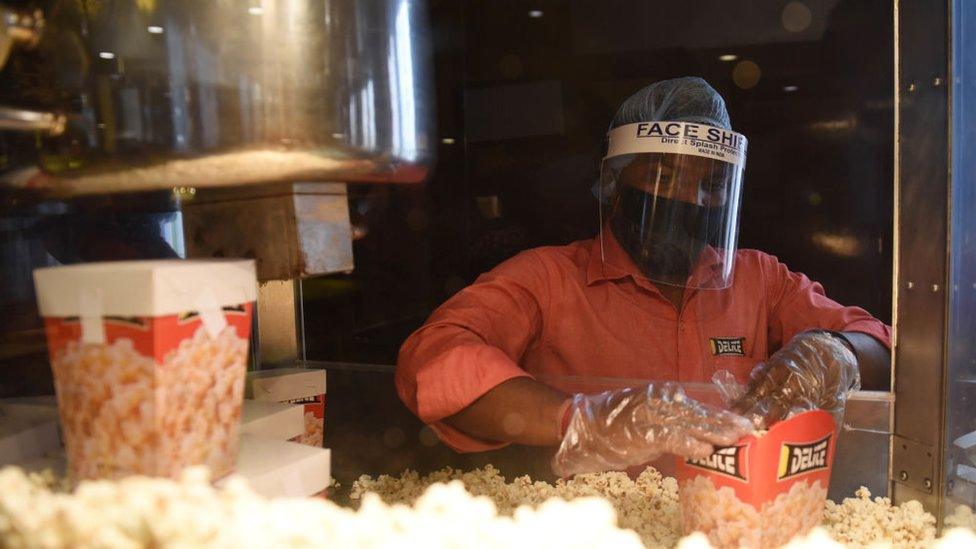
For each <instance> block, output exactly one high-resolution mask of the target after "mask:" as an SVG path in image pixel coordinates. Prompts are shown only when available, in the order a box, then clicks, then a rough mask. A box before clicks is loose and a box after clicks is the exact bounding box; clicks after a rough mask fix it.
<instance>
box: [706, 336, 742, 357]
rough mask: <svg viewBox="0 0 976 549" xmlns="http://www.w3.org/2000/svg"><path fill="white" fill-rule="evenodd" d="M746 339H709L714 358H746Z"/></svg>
mask: <svg viewBox="0 0 976 549" xmlns="http://www.w3.org/2000/svg"><path fill="white" fill-rule="evenodd" d="M745 340H746V338H744V337H713V338H711V339H709V343H711V347H712V355H714V356H746V352H745V350H744V347H743V345H742V343H743V342H744V341H745Z"/></svg>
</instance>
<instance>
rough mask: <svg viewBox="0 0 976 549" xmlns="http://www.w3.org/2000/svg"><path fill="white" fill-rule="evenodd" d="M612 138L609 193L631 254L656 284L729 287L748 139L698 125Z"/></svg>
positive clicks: (638, 130)
mask: <svg viewBox="0 0 976 549" xmlns="http://www.w3.org/2000/svg"><path fill="white" fill-rule="evenodd" d="M609 137H610V147H609V150H608V153H607V156H606V157H605V158H604V160H603V166H602V170H601V178H602V184H601V189H610V190H611V191H610V192H612V196H611V201H610V216H609V219H608V225H609V227H610V228H611V230H612V231H613V234H614V236H615V237H616V239H617V241H618V242H619V243H620V245H621V247H622V248H623V249H624V251H626V252H627V254H628V255H629V256H630V257H631V259H632V260H633V261H634V262H635V263H636V264H637V266H638V267H639V268H640V269H641V271H643V273H644V274H645V275H646V276H647V278H648V279H649V280H651V281H652V282H655V283H659V284H669V285H672V286H680V287H685V288H695V289H721V288H727V287H728V286H729V285H730V284H731V282H732V280H731V279H732V268H733V264H734V261H735V252H736V245H737V241H738V232H739V209H740V201H741V196H742V172H743V169H744V167H745V154H746V139H745V137H744V136H743V135H741V134H738V133H735V132H731V131H729V130H724V129H722V128H715V127H712V126H706V125H704V124H695V123H690V122H648V123H639V124H628V125H626V126H621V127H619V128H614V129H613V130H612V131H611V132H610V135H609ZM604 243H605V241H604Z"/></svg>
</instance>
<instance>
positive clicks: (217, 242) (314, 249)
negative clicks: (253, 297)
mask: <svg viewBox="0 0 976 549" xmlns="http://www.w3.org/2000/svg"><path fill="white" fill-rule="evenodd" d="M183 224H184V232H185V234H186V250H187V257H247V258H254V259H255V260H256V262H257V275H258V280H259V281H264V280H286V279H295V278H302V277H307V276H313V275H320V274H327V273H335V272H345V271H351V270H352V269H353V255H352V229H351V226H350V222H349V204H348V198H347V194H346V186H345V185H344V184H337V183H292V184H276V185H262V186H254V187H248V188H243V189H210V190H206V189H205V190H198V191H196V192H195V193H193V194H192V195H190V197H188V198H187V199H186V200H185V201H184V202H183Z"/></svg>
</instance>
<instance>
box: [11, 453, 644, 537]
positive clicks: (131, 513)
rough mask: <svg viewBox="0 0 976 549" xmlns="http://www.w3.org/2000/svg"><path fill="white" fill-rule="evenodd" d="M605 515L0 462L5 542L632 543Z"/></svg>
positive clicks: (554, 505)
mask: <svg viewBox="0 0 976 549" xmlns="http://www.w3.org/2000/svg"><path fill="white" fill-rule="evenodd" d="M615 522H616V515H615V513H614V511H613V508H612V507H611V506H610V505H609V503H608V502H607V501H606V500H604V499H600V498H594V497H588V498H579V499H576V500H573V501H562V500H558V499H554V500H550V501H547V502H545V503H543V504H542V505H540V506H539V507H538V508H530V507H527V506H524V507H520V508H517V509H515V510H514V512H513V513H512V516H510V517H508V516H499V515H498V513H497V510H496V508H495V505H494V503H493V502H492V501H491V500H490V499H488V498H486V497H478V496H472V495H471V494H469V493H468V492H466V491H465V489H464V485H463V484H461V482H459V481H453V482H450V483H446V484H445V483H438V484H435V485H433V486H431V487H430V488H429V489H427V490H426V491H425V493H424V494H422V495H421V496H420V497H419V498H418V499H417V501H416V502H415V503H414V504H413V505H412V506H409V507H408V506H405V505H388V504H386V503H384V502H383V501H382V500H381V499H380V498H379V497H378V496H377V495H375V494H366V495H365V496H364V497H363V502H362V505H361V506H360V508H359V510H358V511H352V510H349V509H344V508H342V507H339V506H337V505H335V504H334V503H331V502H328V501H325V500H322V499H317V498H301V499H296V498H293V499H286V498H282V499H272V500H269V499H264V498H262V497H260V496H258V495H256V494H254V493H253V492H251V491H250V489H249V488H247V486H246V483H244V482H243V481H239V480H236V479H235V480H234V482H231V483H229V484H228V486H227V487H226V488H224V489H221V490H217V489H214V488H212V487H211V486H210V484H209V482H208V479H207V475H206V474H205V473H202V472H201V470H200V469H196V470H194V469H188V470H187V471H185V472H184V474H183V475H182V477H181V478H180V480H179V481H173V480H169V479H162V478H148V477H128V478H125V479H123V480H120V481H108V480H100V481H86V482H83V483H81V485H80V486H79V487H78V489H77V491H76V492H75V493H74V494H56V493H52V492H50V491H48V490H47V489H45V488H44V487H43V486H41V485H40V484H38V483H37V482H36V481H32V480H31V479H30V478H29V477H28V476H27V475H25V474H24V472H23V471H22V470H20V469H17V468H14V467H6V468H4V469H2V470H0V545H2V546H3V547H11V548H21V547H23V548H28V547H44V548H51V549H54V548H62V547H64V548H68V547H104V548H110V549H115V548H119V549H123V548H125V549H129V548H144V547H145V548H148V547H152V548H188V547H219V548H224V547H226V548H235V549H236V548H243V549H249V548H265V547H296V548H304V547H309V548H311V547H377V548H380V547H402V546H405V547H434V548H436V547H516V548H522V547H524V548H526V549H528V548H535V547H539V546H552V547H561V548H562V547H565V548H567V549H573V548H577V547H578V548H580V549H590V548H592V547H614V548H617V547H619V548H622V549H638V548H640V547H642V545H641V541H640V539H639V538H638V536H637V535H636V534H635V533H634V532H632V531H628V530H623V529H620V528H618V527H617V526H615Z"/></svg>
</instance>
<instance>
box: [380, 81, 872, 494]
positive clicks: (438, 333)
mask: <svg viewBox="0 0 976 549" xmlns="http://www.w3.org/2000/svg"><path fill="white" fill-rule="evenodd" d="M745 152H746V139H745V137H744V136H742V135H740V134H737V133H735V132H733V131H731V125H730V122H729V116H728V113H727V112H726V109H725V103H724V101H723V100H722V98H721V96H720V95H719V94H718V93H717V92H716V91H715V90H714V89H712V88H711V87H710V86H709V85H708V84H707V83H706V82H705V81H704V80H701V79H699V78H679V79H674V80H668V81H663V82H658V83H656V84H653V85H651V86H648V87H647V88H644V89H643V90H640V91H639V92H637V93H636V94H634V95H633V96H631V97H630V98H628V99H627V100H626V101H625V102H624V103H623V104H622V105H621V107H620V109H619V110H618V112H617V114H616V116H615V117H614V120H613V123H612V124H611V131H610V132H609V134H608V152H607V156H606V157H605V159H604V163H603V167H602V171H601V184H600V189H601V194H606V196H608V197H610V207H609V211H608V218H607V220H606V223H605V224H604V226H603V229H602V230H601V233H600V235H599V236H598V237H597V238H595V239H593V240H587V241H581V242H576V243H573V244H570V245H568V246H562V247H546V248H538V249H533V250H528V251H526V252H523V253H521V254H518V255H516V256H515V257H513V258H511V259H509V260H508V261H505V262H504V263H502V264H501V265H499V266H498V267H496V268H495V269H493V270H491V271H490V272H488V273H486V274H484V275H482V276H481V277H479V278H478V280H477V281H476V282H475V283H474V284H472V285H471V286H469V287H468V288H465V289H464V290H462V291H461V292H459V293H458V294H456V295H455V296H454V297H452V298H451V299H450V300H448V301H447V302H446V303H444V304H443V305H442V306H441V307H440V308H439V309H437V310H436V311H435V312H434V313H433V314H432V315H431V317H430V319H429V320H428V321H427V323H426V324H425V325H424V326H423V327H421V328H420V329H419V330H417V331H416V332H415V333H414V334H413V335H411V336H410V338H409V339H408V340H407V341H406V342H405V343H404V345H403V347H402V348H401V350H400V355H399V360H398V367H397V388H398V391H399V394H400V397H401V398H402V399H403V401H404V402H405V403H406V404H407V406H408V407H409V408H410V409H411V410H413V411H414V413H416V414H417V415H418V416H419V417H420V418H421V419H422V420H423V421H425V422H427V423H428V424H430V425H431V426H432V428H433V429H434V430H435V431H436V432H437V433H438V435H439V436H440V437H441V439H442V440H443V441H444V442H445V443H446V444H448V445H449V446H451V447H453V448H455V449H457V450H459V451H469V452H470V451H481V450H488V449H493V448H498V447H500V446H503V445H505V444H508V443H520V444H530V445H553V446H555V445H558V446H559V449H558V451H557V452H556V456H555V458H554V460H553V467H554V469H555V470H556V472H557V473H559V474H562V475H569V474H574V473H580V472H586V471H596V470H604V469H622V468H626V467H628V466H632V465H637V464H641V463H646V462H647V461H650V460H652V459H654V458H655V457H657V456H658V455H660V454H661V453H665V452H669V453H675V454H678V455H683V456H687V457H702V456H705V455H708V454H709V453H710V452H711V451H712V450H713V447H714V446H715V445H727V444H731V443H733V442H735V440H737V439H738V438H740V437H741V436H743V435H745V434H748V433H749V432H750V431H752V429H753V428H754V425H755V426H762V425H768V424H770V423H772V422H774V421H776V420H778V419H781V418H783V417H785V416H786V415H787V414H789V413H790V412H791V411H796V410H804V409H810V408H815V407H820V408H824V409H827V410H829V411H831V412H833V413H834V414H835V417H837V418H838V419H839V417H840V414H842V413H843V403H844V400H845V399H846V396H847V394H848V392H849V391H851V390H854V389H856V388H857V387H859V383H860V380H861V379H864V380H865V384H866V385H869V386H871V387H874V388H881V387H885V386H887V383H888V379H889V377H888V376H889V369H890V366H889V364H890V352H889V348H890V330H889V328H888V327H887V326H885V325H884V324H882V323H881V322H880V321H878V320H876V319H874V318H872V317H871V316H870V315H869V314H868V313H867V312H866V311H864V310H862V309H859V308H856V307H844V306H841V305H839V304H837V303H836V302H834V301H831V300H830V299H828V298H827V297H826V296H825V295H824V293H823V289H822V287H821V286H820V285H819V284H817V283H815V282H811V281H810V280H809V279H808V278H807V277H805V276H804V275H802V274H797V273H792V272H790V271H789V270H788V269H787V268H786V266H785V265H783V264H781V263H779V262H778V261H777V260H776V258H774V257H772V256H769V255H766V254H764V253H762V252H758V251H755V250H736V241H737V235H738V220H739V204H740V197H741V184H742V171H743V168H744V164H745ZM725 372H728V373H725ZM723 374H724V375H725V379H726V380H727V379H728V377H733V378H735V379H736V380H738V381H739V382H740V383H748V393H747V394H746V395H745V396H742V397H740V398H739V399H738V400H737V401H736V402H735V405H734V410H735V411H736V412H738V414H742V415H738V414H737V413H732V412H729V411H724V410H720V409H718V408H715V407H712V406H708V405H705V404H703V403H699V402H696V401H694V400H692V399H690V398H688V396H686V395H685V394H684V393H683V392H682V391H681V389H680V388H679V387H678V386H677V385H675V384H674V383H667V382H654V383H651V384H649V385H646V386H644V387H639V388H633V389H624V390H618V391H610V392H605V393H601V394H576V395H572V396H570V395H567V394H564V393H562V392H561V391H559V390H557V389H554V388H552V387H549V386H547V385H546V384H544V383H541V382H539V381H537V380H536V379H535V377H536V376H543V375H564V376H603V377H623V378H638V379H654V380H670V381H679V382H708V381H711V380H712V378H713V377H716V375H717V377H719V378H721V376H722V375H723ZM728 386H729V385H728V383H727V382H726V384H725V387H726V388H727V387H728Z"/></svg>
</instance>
